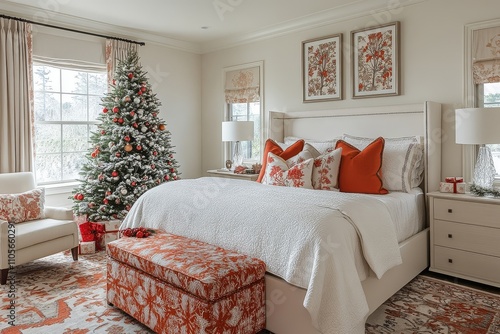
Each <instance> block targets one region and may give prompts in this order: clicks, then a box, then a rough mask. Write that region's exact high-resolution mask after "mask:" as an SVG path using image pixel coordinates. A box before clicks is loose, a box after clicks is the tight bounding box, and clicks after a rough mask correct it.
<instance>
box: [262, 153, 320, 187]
mask: <svg viewBox="0 0 500 334" xmlns="http://www.w3.org/2000/svg"><path fill="white" fill-rule="evenodd" d="M313 162H314V159H308V160H306V161H303V162H301V163H298V164H296V165H293V166H292V167H288V164H287V162H286V161H285V160H283V158H281V157H279V156H277V155H276V154H274V153H272V152H269V154H268V155H267V165H266V174H265V177H264V178H263V180H262V183H263V184H269V185H273V186H285V187H298V188H308V189H312V182H311V175H312V170H313Z"/></svg>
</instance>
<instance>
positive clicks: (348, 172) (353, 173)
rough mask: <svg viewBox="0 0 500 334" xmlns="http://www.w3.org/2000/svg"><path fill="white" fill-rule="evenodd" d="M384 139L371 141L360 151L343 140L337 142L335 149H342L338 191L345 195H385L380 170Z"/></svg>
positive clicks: (385, 191)
mask: <svg viewBox="0 0 500 334" xmlns="http://www.w3.org/2000/svg"><path fill="white" fill-rule="evenodd" d="M384 144H385V141H384V138H382V137H379V138H377V139H375V140H374V141H372V142H371V143H370V144H369V145H368V146H367V147H365V149H364V150H362V151H360V150H358V149H357V148H356V147H354V146H352V145H351V144H348V143H346V142H345V141H343V140H339V141H337V144H336V146H335V148H339V147H341V148H342V159H341V161H340V174H339V189H340V191H342V192H346V193H363V194H387V193H388V191H387V190H386V189H384V188H383V187H382V178H381V176H380V169H381V167H382V153H383V152H384Z"/></svg>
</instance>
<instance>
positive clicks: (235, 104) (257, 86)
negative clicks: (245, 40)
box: [224, 62, 265, 165]
mask: <svg viewBox="0 0 500 334" xmlns="http://www.w3.org/2000/svg"><path fill="white" fill-rule="evenodd" d="M224 72H225V73H224V78H225V87H224V88H225V90H224V94H225V101H226V108H225V110H226V111H225V115H224V119H225V120H227V121H253V122H254V138H253V140H252V141H251V142H250V141H247V142H241V146H242V150H243V155H244V159H243V162H244V163H246V164H247V165H248V164H253V163H256V162H260V161H261V146H262V142H263V137H264V133H265V131H264V117H263V110H264V108H263V105H264V103H263V83H262V80H261V78H262V76H263V62H255V63H251V64H245V65H239V66H233V67H230V68H225V69H224ZM232 156H233V145H231V144H230V143H228V144H227V145H226V146H225V154H224V157H225V158H224V160H226V159H231V157H232Z"/></svg>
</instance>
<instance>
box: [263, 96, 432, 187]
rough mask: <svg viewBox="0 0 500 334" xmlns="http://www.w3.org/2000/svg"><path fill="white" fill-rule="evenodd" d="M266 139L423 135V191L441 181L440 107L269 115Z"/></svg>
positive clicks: (375, 108) (369, 108)
mask: <svg viewBox="0 0 500 334" xmlns="http://www.w3.org/2000/svg"><path fill="white" fill-rule="evenodd" d="M268 124H269V128H268V137H269V138H272V139H274V140H276V141H279V142H282V141H283V139H284V137H286V136H294V137H300V138H306V139H316V140H328V139H333V138H334V137H339V136H342V135H343V134H350V135H354V136H363V137H373V138H376V137H378V136H382V137H404V136H422V137H423V138H424V145H425V180H424V191H425V192H431V191H436V190H438V188H439V182H440V181H441V104H439V103H436V102H425V103H420V104H406V105H393V106H385V107H364V108H352V109H338V110H322V111H300V112H279V111H270V112H269V123H268Z"/></svg>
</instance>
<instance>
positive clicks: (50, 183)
mask: <svg viewBox="0 0 500 334" xmlns="http://www.w3.org/2000/svg"><path fill="white" fill-rule="evenodd" d="M66 64H67V61H65V62H64V63H61V64H58V63H57V62H54V61H52V62H50V63H46V62H44V61H43V60H42V61H37V60H34V61H33V64H32V67H33V68H32V69H33V76H34V75H35V66H44V67H52V68H56V69H58V70H59V85H60V87H59V89H58V90H57V91H43V93H44V94H46V93H51V94H54V93H55V94H58V95H59V96H60V99H59V112H62V110H63V98H62V97H63V96H64V95H65V94H69V95H78V96H84V97H86V99H87V103H86V105H87V110H86V120H85V121H75V120H62V119H61V120H57V121H52V120H51V121H37V120H36V119H35V118H34V121H33V128H34V129H35V127H36V125H37V124H42V125H58V126H59V127H60V129H59V131H60V136H61V137H60V142H61V144H60V145H61V146H60V148H59V150H58V152H56V153H37V152H36V150H35V154H34V168H33V171H34V174H35V180H37V177H36V174H37V169H36V159H37V156H41V155H59V156H60V157H61V164H62V169H61V175H60V180H58V181H45V182H39V181H37V185H43V186H48V187H49V188H54V187H65V186H67V185H74V184H76V183H78V179H76V178H75V179H63V175H64V174H63V169H64V162H63V158H62V157H63V155H64V153H71V152H65V151H64V149H63V145H64V132H63V130H62V127H63V126H64V125H86V128H87V129H86V141H87V142H88V143H90V136H91V134H92V133H91V131H92V130H91V127H92V126H96V125H98V124H99V123H100V122H99V121H98V120H97V119H96V120H91V119H90V117H89V116H90V113H89V108H90V105H89V97H100V98H102V97H104V96H105V95H102V96H99V95H96V94H90V93H89V86H88V84H87V87H86V88H87V90H86V93H69V92H64V91H63V88H62V78H63V73H62V71H63V70H69V71H79V72H85V73H86V74H87V75H88V74H90V73H100V74H105V75H107V71H106V66H105V65H104V64H103V65H102V66H101V67H98V68H95V66H94V67H93V68H87V67H85V66H79V65H77V64H72V65H71V66H66ZM87 82H88V81H87ZM106 86H107V79H106ZM35 92H39V91H38V90H36V89H35V87H33V94H35ZM104 94H105V93H104ZM33 145H34V146H35V148H36V137H35V138H34V141H33ZM73 153H78V151H76V152H73ZM87 153H88V147H87V148H86V150H84V151H82V154H83V155H85V154H87ZM56 193H57V191H56Z"/></svg>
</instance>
